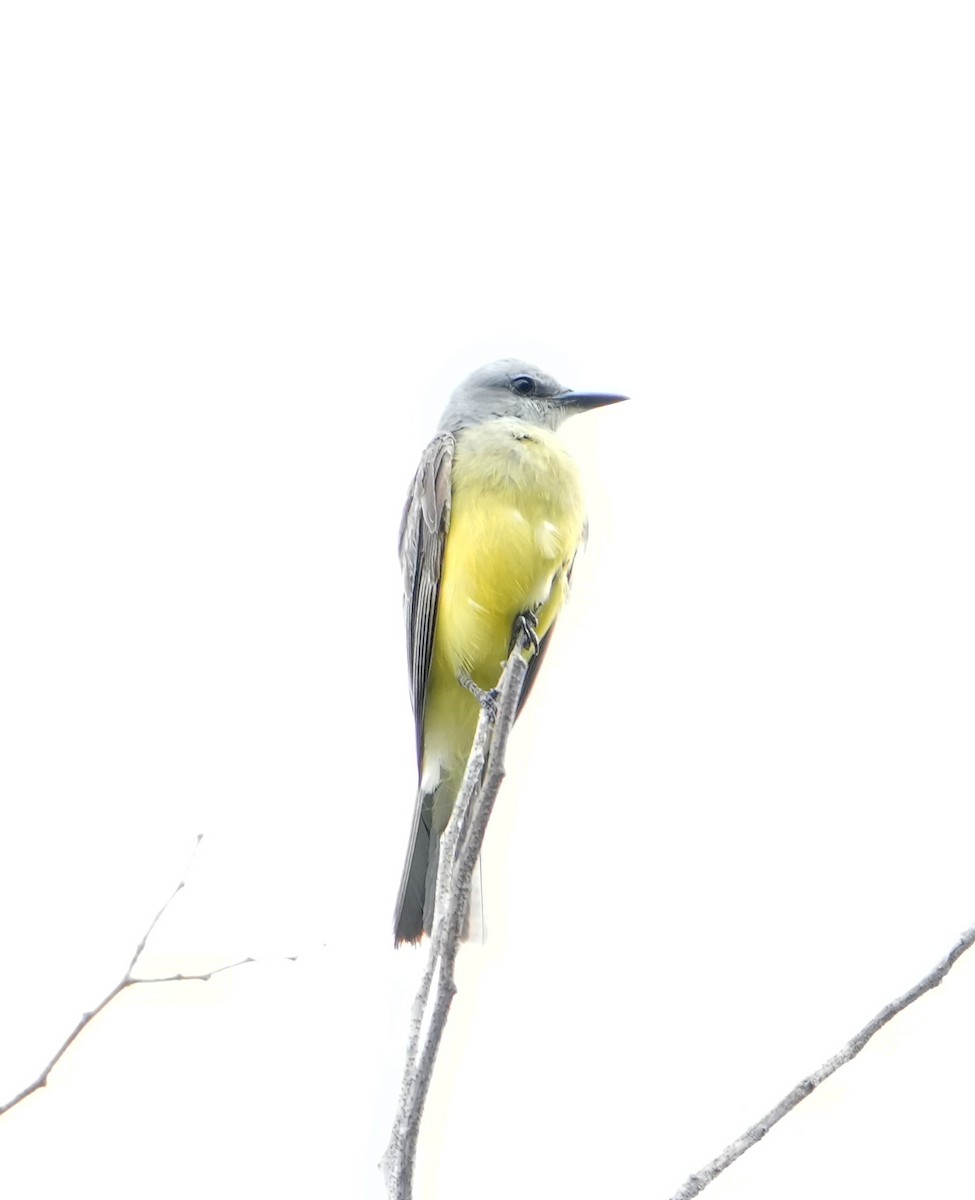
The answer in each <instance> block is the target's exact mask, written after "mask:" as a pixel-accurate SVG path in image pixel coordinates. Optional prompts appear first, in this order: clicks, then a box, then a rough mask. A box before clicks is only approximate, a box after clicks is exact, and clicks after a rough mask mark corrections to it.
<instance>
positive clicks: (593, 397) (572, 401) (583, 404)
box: [552, 392, 629, 412]
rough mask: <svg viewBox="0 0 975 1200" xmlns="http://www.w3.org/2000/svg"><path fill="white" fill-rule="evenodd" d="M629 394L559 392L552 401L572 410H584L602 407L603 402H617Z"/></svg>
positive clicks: (560, 406) (626, 398) (626, 397)
mask: <svg viewBox="0 0 975 1200" xmlns="http://www.w3.org/2000/svg"><path fill="white" fill-rule="evenodd" d="M621 400H629V396H613V395H610V394H609V393H607V392H561V393H560V394H559V395H558V396H553V397H552V403H553V404H557V405H558V406H559V408H567V409H570V410H571V411H572V412H586V411H587V410H588V409H590V408H602V407H603V405H604V404H619V402H620V401H621Z"/></svg>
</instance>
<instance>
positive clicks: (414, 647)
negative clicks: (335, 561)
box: [399, 433, 454, 766]
mask: <svg viewBox="0 0 975 1200" xmlns="http://www.w3.org/2000/svg"><path fill="white" fill-rule="evenodd" d="M453 455H454V439H453V436H452V435H451V434H449V433H441V434H438V435H437V437H435V438H434V439H433V441H432V442H431V443H430V445H429V446H427V448H426V450H424V451H423V455H422V457H421V458H420V465H419V467H417V471H416V475H415V477H414V479H413V486H412V487H411V488H410V494H409V496H408V497H407V499H406V507H405V508H404V509H403V520H402V522H401V524H400V530H399V560H400V564H401V566H402V568H403V610H404V615H405V617H406V657H407V663H408V666H409V672H410V697H411V699H412V701H413V718H414V720H415V722H416V759H417V764H418V765H420V766H422V762H421V760H422V757H423V709H424V705H425V704H426V697H427V684H428V682H429V679H430V660H431V658H432V657H433V638H434V634H435V633H436V626H437V601H438V599H439V596H440V577H441V574H442V572H443V555H444V545H445V544H446V541H447V529H448V528H449V526H450V469H451V464H452V463H453Z"/></svg>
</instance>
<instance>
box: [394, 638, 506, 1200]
mask: <svg viewBox="0 0 975 1200" xmlns="http://www.w3.org/2000/svg"><path fill="white" fill-rule="evenodd" d="M527 643H528V639H527V636H526V635H525V636H523V638H518V639H517V640H516V644H515V646H514V647H513V649H512V652H511V654H510V655H509V656H508V661H507V662H506V663H505V666H504V670H503V672H502V674H501V680H500V683H499V685H498V686H499V697H498V700H497V708H496V713H495V714H494V715H492V714H490V713H489V712H488V711H487V709H486V708H484V709H482V711H481V718H480V720H479V722H478V726H477V732H476V734H475V736H474V744H473V746H472V748H471V753H470V757H469V758H468V760H467V769H466V771H465V774H464V782H463V784H462V786H461V790H460V793H459V795H458V797H457V799H456V801H455V802H454V809H453V812H452V813H451V816H450V820H449V822H448V823H447V828H446V830H445V831H444V834H443V842H442V844H441V848H440V868H439V873H438V876H437V899H436V916H435V921H434V928H433V935H432V937H431V939H430V948H429V952H428V955H427V963H426V967H425V969H424V972H423V977H422V979H421V981H420V987H419V990H418V991H417V994H416V999H415V1000H414V1002H413V1008H412V1012H411V1017H410V1034H409V1041H408V1044H407V1052H406V1066H405V1069H404V1072H403V1083H402V1085H401V1088H400V1098H399V1107H398V1110H397V1113H396V1120H395V1121H394V1123H393V1131H392V1133H391V1135H390V1139H389V1145H388V1146H387V1148H386V1153H385V1154H384V1155H383V1158H382V1162H381V1163H380V1167H381V1168H382V1171H383V1176H384V1178H385V1180H386V1188H387V1191H388V1193H389V1196H390V1197H391V1200H411V1197H412V1195H413V1171H414V1167H415V1164H416V1146H417V1140H418V1137H419V1133H420V1120H421V1118H422V1116H423V1107H424V1104H425V1102H426V1098H427V1093H428V1092H429V1090H430V1082H431V1080H432V1078H433V1068H434V1065H435V1063H436V1059H437V1051H438V1050H439V1049H440V1042H441V1039H442V1038H443V1032H444V1029H445V1028H446V1025H447V1016H448V1014H449V1012H450V1004H451V1001H452V1000H453V998H454V995H455V994H456V992H457V985H456V983H455V981H454V967H455V963H456V960H457V951H458V950H459V948H460V943H461V941H462V940H463V936H464V929H465V926H466V924H467V914H468V911H469V905H470V891H471V877H472V875H473V873H474V865H475V863H476V862H477V858H478V855H479V854H480V852H481V843H482V842H483V840H484V833H485V830H486V829H487V823H488V819H489V818H490V816H491V810H492V808H493V807H494V801H495V798H496V797H497V794H498V790H499V788H500V787H501V781H502V780H503V779H504V756H505V751H506V749H507V744H508V735H509V733H510V732H511V727H512V725H513V724H514V720H515V716H516V714H517V711H518V701H519V698H520V697H521V692H522V688H523V687H524V684H525V675H526V673H527V670H528V660H527V659H526V658H525V655H524V652H525V651H527V649H528V644H527ZM434 976H436V979H437V987H436V992H435V993H434V995H433V999H432V1002H431V991H432V989H433V980H434ZM424 1024H425V1030H424ZM421 1034H423V1036H422V1038H421Z"/></svg>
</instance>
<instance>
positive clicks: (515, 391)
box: [440, 358, 626, 433]
mask: <svg viewBox="0 0 975 1200" xmlns="http://www.w3.org/2000/svg"><path fill="white" fill-rule="evenodd" d="M625 399H626V396H616V395H609V394H606V393H603V392H573V391H571V390H570V389H569V388H565V387H563V386H562V384H561V383H559V382H558V381H557V380H555V379H553V378H552V376H551V375H546V374H545V372H544V371H540V370H539V369H538V367H533V366H531V364H529V363H525V362H520V361H519V360H518V359H516V358H501V359H498V361H497V362H493V363H488V365H487V366H486V367H479V368H478V369H477V370H476V371H475V372H474V373H473V375H469V376H468V377H467V378H466V379H465V380H464V382H463V383H462V384H461V385H460V387H458V388H457V390H456V391H455V392H454V394H453V395H452V396H451V397H450V403H449V404H448V405H447V407H446V409H445V410H444V414H443V417H442V418H441V420H440V429H441V431H444V432H450V433H456V432H457V431H458V430H460V429H467V428H469V427H470V426H471V425H481V424H483V423H484V422H485V421H493V420H495V419H496V418H498V417H515V418H517V419H518V420H521V421H527V422H528V423H529V424H532V425H544V426H545V427H547V428H548V429H558V427H559V426H560V425H561V424H562V422H563V421H564V420H565V419H566V417H571V416H573V415H574V414H575V413H580V412H586V411H587V410H588V409H590V408H600V407H602V406H603V405H604V404H616V403H617V402H618V401H620V400H625Z"/></svg>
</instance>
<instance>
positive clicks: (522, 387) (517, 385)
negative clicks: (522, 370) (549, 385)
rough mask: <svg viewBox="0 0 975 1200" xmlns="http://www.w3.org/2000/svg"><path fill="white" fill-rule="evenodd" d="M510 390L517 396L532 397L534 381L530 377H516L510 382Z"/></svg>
mask: <svg viewBox="0 0 975 1200" xmlns="http://www.w3.org/2000/svg"><path fill="white" fill-rule="evenodd" d="M511 390H512V391H513V392H514V393H515V395H517V396H534V395H535V380H534V379H532V377H531V376H530V375H516V376H515V377H514V379H512V381H511Z"/></svg>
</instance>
